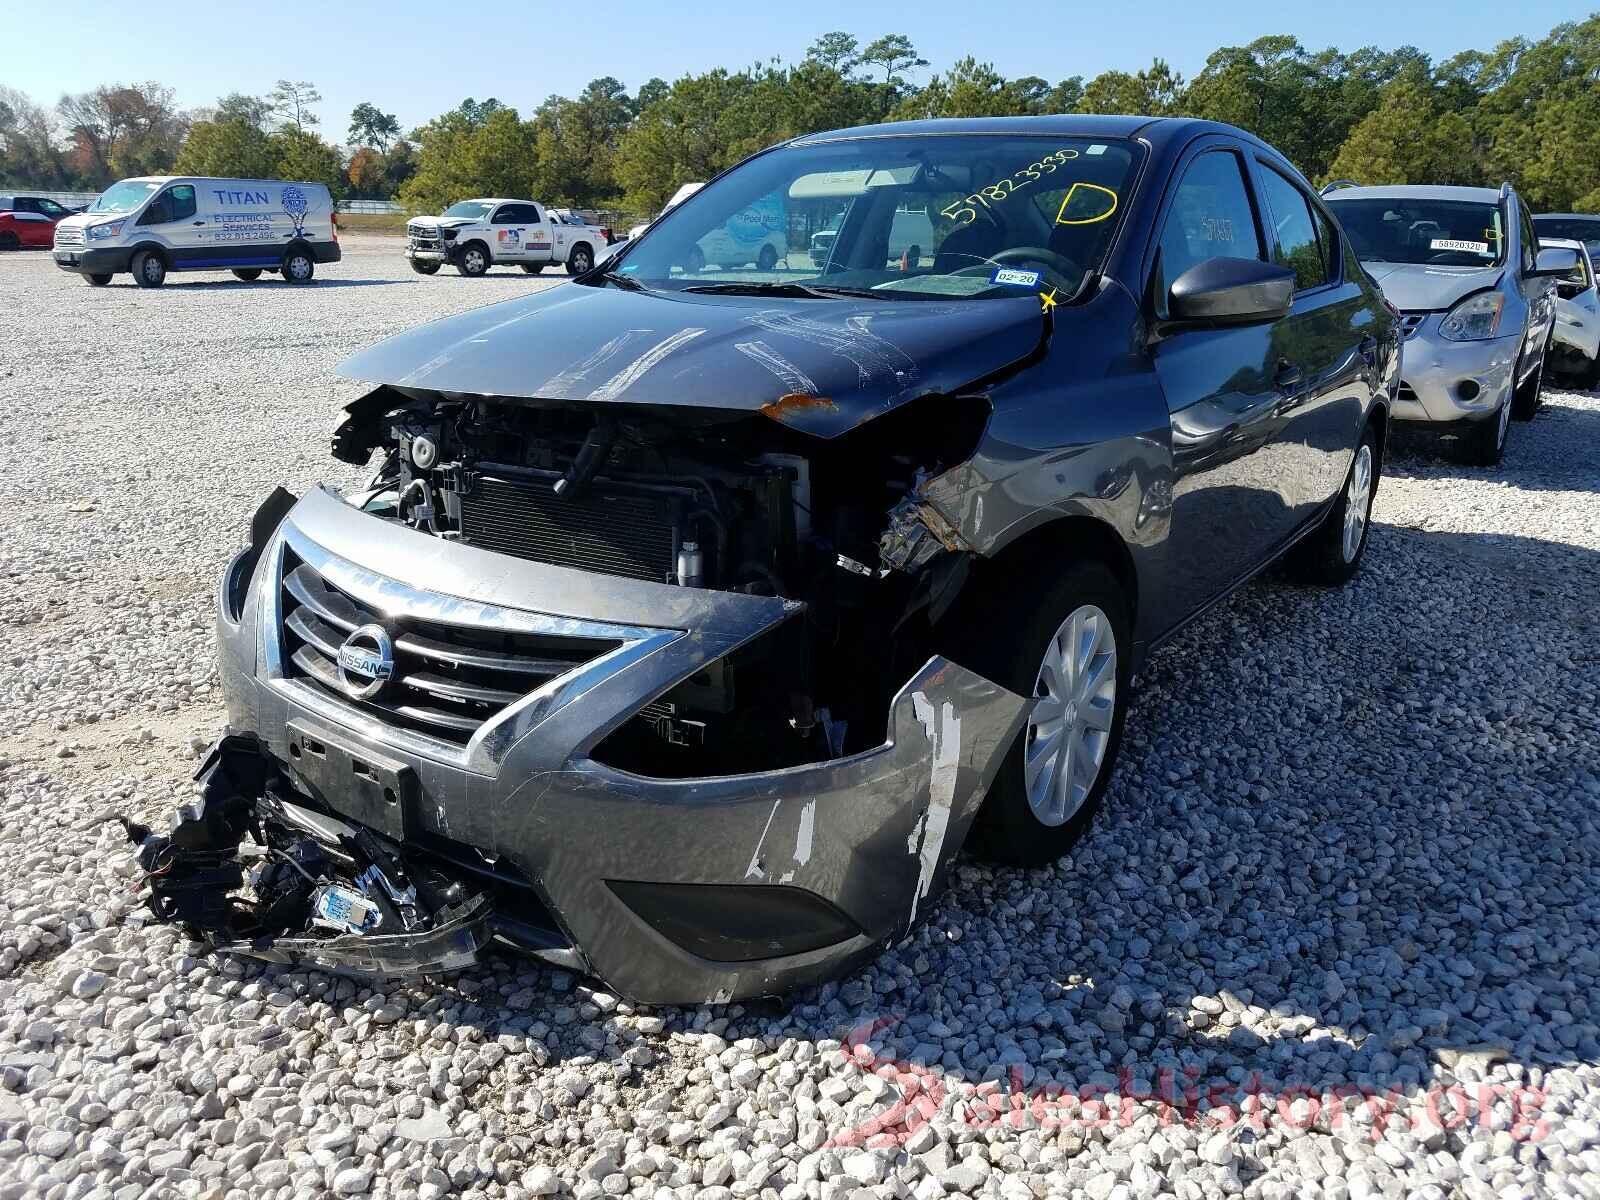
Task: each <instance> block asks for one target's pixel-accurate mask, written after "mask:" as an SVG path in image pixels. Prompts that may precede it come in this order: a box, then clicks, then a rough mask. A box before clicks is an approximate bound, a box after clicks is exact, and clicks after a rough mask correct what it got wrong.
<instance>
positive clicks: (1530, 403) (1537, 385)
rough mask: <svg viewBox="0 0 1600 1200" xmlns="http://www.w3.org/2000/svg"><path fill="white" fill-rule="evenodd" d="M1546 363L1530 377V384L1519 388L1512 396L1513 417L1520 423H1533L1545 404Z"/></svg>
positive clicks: (1540, 365)
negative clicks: (1540, 408)
mask: <svg viewBox="0 0 1600 1200" xmlns="http://www.w3.org/2000/svg"><path fill="white" fill-rule="evenodd" d="M1544 366H1545V364H1544V362H1543V361H1541V362H1540V363H1539V369H1538V370H1537V371H1535V372H1534V373H1533V374H1532V375H1530V376H1529V377H1528V382H1527V383H1525V384H1523V385H1522V386H1521V387H1519V388H1517V390H1516V391H1515V392H1513V393H1512V396H1511V415H1512V416H1514V417H1515V418H1516V419H1517V420H1519V421H1531V420H1533V418H1534V417H1535V416H1536V415H1537V414H1538V412H1539V407H1540V405H1542V404H1543V403H1544Z"/></svg>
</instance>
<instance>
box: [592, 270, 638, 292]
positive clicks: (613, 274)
mask: <svg viewBox="0 0 1600 1200" xmlns="http://www.w3.org/2000/svg"><path fill="white" fill-rule="evenodd" d="M595 278H596V279H605V280H608V281H609V282H611V283H614V284H616V285H617V286H618V287H619V288H621V289H623V291H627V292H642V291H645V290H647V289H646V288H645V286H644V284H642V283H640V282H639V281H638V280H637V279H635V278H633V276H631V275H624V274H623V273H622V272H621V271H601V272H600V274H599V275H597V276H595Z"/></svg>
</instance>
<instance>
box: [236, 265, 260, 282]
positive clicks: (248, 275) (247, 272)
mask: <svg viewBox="0 0 1600 1200" xmlns="http://www.w3.org/2000/svg"><path fill="white" fill-rule="evenodd" d="M233 277H234V278H235V279H242V280H243V281H244V282H245V283H254V282H255V281H256V280H258V279H260V278H261V268H260V267H235V268H234V269H233Z"/></svg>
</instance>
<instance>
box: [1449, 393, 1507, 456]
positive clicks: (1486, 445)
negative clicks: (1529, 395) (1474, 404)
mask: <svg viewBox="0 0 1600 1200" xmlns="http://www.w3.org/2000/svg"><path fill="white" fill-rule="evenodd" d="M1515 404H1516V397H1514V396H1507V397H1506V401H1505V403H1504V404H1502V405H1501V406H1500V407H1499V409H1498V410H1496V412H1495V415H1494V416H1492V417H1490V418H1489V419H1488V420H1487V421H1479V422H1478V423H1477V424H1476V425H1474V426H1473V427H1472V428H1471V429H1470V430H1468V431H1467V433H1466V434H1465V435H1464V436H1463V437H1462V439H1461V445H1462V448H1463V450H1464V451H1465V453H1466V458H1467V461H1468V462H1469V463H1472V464H1473V465H1474V466H1479V467H1494V466H1498V465H1499V463H1500V460H1501V459H1502V458H1504V457H1505V453H1506V433H1507V431H1508V430H1509V429H1510V428H1511V410H1512V408H1513V406H1515Z"/></svg>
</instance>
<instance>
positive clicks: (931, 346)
mask: <svg viewBox="0 0 1600 1200" xmlns="http://www.w3.org/2000/svg"><path fill="white" fill-rule="evenodd" d="M1043 329H1044V322H1043V320H1042V319H1041V317H1040V314H1039V301H1038V299H1037V298H1036V297H1035V296H1034V295H1033V294H1032V293H1031V292H1030V293H1027V294H1026V295H1025V296H1021V297H1018V298H1016V299H1010V298H1006V299H995V300H963V301H922V300H883V301H879V300H870V299H865V298H853V297H851V298H840V299H828V300H823V299H815V300H813V299H789V298H769V297H764V296H706V295H693V294H685V293H673V294H670V295H663V294H661V293H655V292H651V293H646V292H630V291H626V290H623V289H622V288H618V287H611V286H589V285H584V284H562V285H560V286H558V287H554V288H551V289H549V290H548V291H544V292H539V293H537V294H535V295H531V296H526V297H523V298H521V299H518V300H508V301H506V302H505V303H502V304H492V305H489V306H488V307H485V308H478V309H473V310H472V311H470V312H465V313H461V314H459V315H457V316H454V317H446V318H445V319H444V320H442V321H435V322H433V323H432V324H431V325H424V326H422V327H420V328H418V329H413V330H410V331H408V332H406V333H402V334H398V335H396V336H394V337H391V338H389V339H387V340H386V341H382V342H379V343H378V344H377V345H375V346H373V347H371V348H369V349H367V350H363V351H361V352H360V353H359V354H356V355H355V356H354V357H352V358H349V359H346V360H345V361H344V362H343V363H341V364H340V365H339V367H338V372H339V374H340V375H343V376H345V377H346V378H348V379H357V380H362V381H365V382H369V383H376V384H388V385H390V386H393V387H397V388H402V389H405V388H416V389H426V390H429V391H438V392H447V393H457V394H466V395H473V396H496V397H502V398H523V399H544V400H573V401H585V402H590V403H617V404H645V405H668V406H674V407H688V408H707V409H724V410H734V411H745V412H756V411H759V410H761V409H763V408H766V410H767V413H768V415H769V416H772V417H774V418H776V419H778V420H781V421H783V422H784V423H785V424H788V425H790V426H792V427H793V428H796V429H800V430H803V431H804V432H807V433H813V434H817V435H819V436H822V437H833V436H835V435H836V434H840V433H843V432H845V431H846V430H848V429H851V428H854V427H855V426H856V425H859V424H860V423H861V422H863V421H865V420H867V419H869V418H871V417H873V416H876V415H878V414H880V413H884V412H888V411H889V410H890V409H893V408H897V407H898V406H899V405H901V404H904V403H905V402H907V401H908V400H911V399H914V398H915V397H917V396H921V395H926V394H929V393H948V392H952V391H956V390H959V389H960V388H962V387H964V386H966V385H967V384H969V383H971V382H973V381H974V380H977V379H980V378H982V377H984V376H986V375H989V374H991V373H993V372H995V371H998V370H1000V369H1001V368H1003V367H1006V366H1009V365H1011V364H1012V363H1015V362H1017V361H1018V360H1019V359H1022V358H1025V357H1026V356H1028V355H1029V354H1030V353H1032V352H1033V351H1034V350H1035V349H1036V348H1037V347H1038V346H1039V343H1040V339H1041V337H1042V332H1043ZM768 406H771V407H768Z"/></svg>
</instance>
